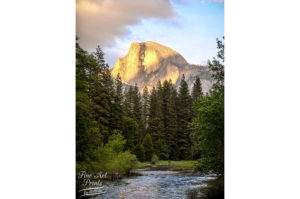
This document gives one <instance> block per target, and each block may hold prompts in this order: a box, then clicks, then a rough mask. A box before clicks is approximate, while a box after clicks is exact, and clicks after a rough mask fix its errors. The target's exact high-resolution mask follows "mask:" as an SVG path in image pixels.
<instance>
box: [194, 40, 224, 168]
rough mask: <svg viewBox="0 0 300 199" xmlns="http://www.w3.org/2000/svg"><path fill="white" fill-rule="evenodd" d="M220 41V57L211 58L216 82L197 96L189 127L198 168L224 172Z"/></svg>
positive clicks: (220, 44)
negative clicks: (206, 92)
mask: <svg viewBox="0 0 300 199" xmlns="http://www.w3.org/2000/svg"><path fill="white" fill-rule="evenodd" d="M217 44H218V45H217V47H218V49H219V52H218V55H217V59H216V58H214V59H213V61H212V62H210V61H209V68H210V70H211V71H212V73H213V74H212V77H213V78H214V80H215V84H214V85H213V87H212V90H211V91H210V93H209V94H208V95H206V96H200V97H198V98H197V101H196V103H195V104H194V110H195V113H196V117H195V118H194V119H193V122H192V123H191V124H190V127H191V129H192V134H191V138H192V140H193V141H194V142H195V143H196V144H195V145H194V150H195V151H197V152H198V153H199V154H200V158H199V160H198V164H197V165H196V168H197V170H200V171H203V172H209V171H212V172H214V173H218V174H224V42H223V41H221V40H217Z"/></svg>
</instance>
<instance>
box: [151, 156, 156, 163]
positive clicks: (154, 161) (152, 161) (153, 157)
mask: <svg viewBox="0 0 300 199" xmlns="http://www.w3.org/2000/svg"><path fill="white" fill-rule="evenodd" d="M157 162H158V156H157V155H156V154H154V155H153V156H152V160H151V163H152V164H156V163H157Z"/></svg>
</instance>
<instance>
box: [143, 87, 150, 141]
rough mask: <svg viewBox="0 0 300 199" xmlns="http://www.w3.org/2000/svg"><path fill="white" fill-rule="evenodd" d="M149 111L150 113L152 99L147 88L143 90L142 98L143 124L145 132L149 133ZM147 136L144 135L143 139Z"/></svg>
mask: <svg viewBox="0 0 300 199" xmlns="http://www.w3.org/2000/svg"><path fill="white" fill-rule="evenodd" d="M149 111H150V97H149V91H148V88H147V86H145V88H144V89H143V96H142V123H143V132H144V133H145V132H147V129H148V127H149V114H150V113H149ZM144 136H145V135H144V134H143V137H144Z"/></svg>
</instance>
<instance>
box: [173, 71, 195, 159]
mask: <svg viewBox="0 0 300 199" xmlns="http://www.w3.org/2000/svg"><path fill="white" fill-rule="evenodd" d="M191 120H192V98H191V96H190V94H189V89H188V85H187V83H186V81H185V76H184V75H182V78H181V82H180V88H179V95H178V122H179V123H178V134H177V138H178V146H179V151H180V159H191V158H192V157H191V141H190V130H189V128H188V123H189V122H191Z"/></svg>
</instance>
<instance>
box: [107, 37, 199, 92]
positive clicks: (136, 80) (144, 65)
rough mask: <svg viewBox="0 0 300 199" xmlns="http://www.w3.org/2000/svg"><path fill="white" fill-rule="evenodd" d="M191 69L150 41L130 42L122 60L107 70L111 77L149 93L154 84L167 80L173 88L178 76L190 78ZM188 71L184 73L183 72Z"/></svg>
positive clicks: (167, 50) (184, 62)
mask: <svg viewBox="0 0 300 199" xmlns="http://www.w3.org/2000/svg"><path fill="white" fill-rule="evenodd" d="M190 66H191V65H189V64H188V63H187V61H186V60H185V59H184V58H183V56H182V55H180V54H179V53H178V52H177V51H175V50H173V49H171V48H169V47H167V46H164V45H162V44H159V43H157V42H153V41H147V42H132V43H131V45H130V48H129V51H128V53H127V54H126V56H125V57H121V58H119V59H118V60H117V62H116V63H115V65H114V67H113V68H112V70H111V73H112V76H113V77H116V76H117V75H118V73H120V75H121V78H122V81H123V82H124V83H127V84H130V85H135V84H137V86H138V87H139V88H140V90H142V89H143V87H145V86H147V87H148V88H149V89H151V88H152V86H154V85H155V84H156V83H157V81H159V80H160V81H162V82H163V81H164V80H171V81H172V82H173V83H174V84H175V83H177V82H178V80H179V79H180V77H181V76H182V74H184V73H189V74H185V76H186V78H187V76H189V75H195V74H199V72H196V73H194V74H190V71H191V70H189V69H192V68H193V67H192V68H190ZM187 70H188V71H187Z"/></svg>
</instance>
